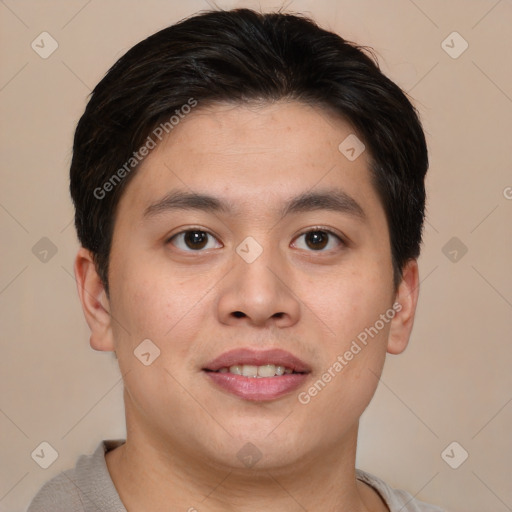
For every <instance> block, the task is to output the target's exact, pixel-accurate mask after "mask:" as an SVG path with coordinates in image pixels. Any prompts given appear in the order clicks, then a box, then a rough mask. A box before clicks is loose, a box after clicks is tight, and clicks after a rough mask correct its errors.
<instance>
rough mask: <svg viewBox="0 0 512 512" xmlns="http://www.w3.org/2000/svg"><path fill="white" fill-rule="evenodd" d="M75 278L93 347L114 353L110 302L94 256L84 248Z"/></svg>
mask: <svg viewBox="0 0 512 512" xmlns="http://www.w3.org/2000/svg"><path fill="white" fill-rule="evenodd" d="M75 278H76V283H77V287H78V295H79V297H80V302H81V303H82V309H83V310H84V315H85V320H86V321H87V324H88V325H89V328H90V329H91V347H92V348H93V349H95V350H106V351H113V350H114V339H113V335H112V326H111V316H110V304H109V300H108V297H107V294H106V292H105V287H104V285H103V282H102V281H101V279H100V276H99V275H98V273H97V271H96V265H95V264H94V260H93V257H92V254H91V252H90V251H88V250H87V249H84V248H83V247H81V248H80V250H79V251H78V253H77V255H76V258H75Z"/></svg>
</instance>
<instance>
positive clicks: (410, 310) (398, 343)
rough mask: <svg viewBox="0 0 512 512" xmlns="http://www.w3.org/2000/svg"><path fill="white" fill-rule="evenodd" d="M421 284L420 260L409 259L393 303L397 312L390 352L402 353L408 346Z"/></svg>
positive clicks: (392, 330)
mask: <svg viewBox="0 0 512 512" xmlns="http://www.w3.org/2000/svg"><path fill="white" fill-rule="evenodd" d="M419 285H420V283H419V272H418V262H417V261H416V260H409V261H408V262H407V263H406V265H405V266H404V269H403V272H402V280H401V281H400V285H399V287H398V291H397V293H396V297H395V303H394V304H393V309H394V310H395V312H396V314H395V316H394V317H393V320H391V327H390V330H389V337H388V349H387V351H388V352H389V353H390V354H400V353H402V352H403V351H404V350H405V349H406V348H407V344H408V343H409V337H410V335H411V331H412V326H413V323H414V314H415V313H416V304H417V303H418V294H419Z"/></svg>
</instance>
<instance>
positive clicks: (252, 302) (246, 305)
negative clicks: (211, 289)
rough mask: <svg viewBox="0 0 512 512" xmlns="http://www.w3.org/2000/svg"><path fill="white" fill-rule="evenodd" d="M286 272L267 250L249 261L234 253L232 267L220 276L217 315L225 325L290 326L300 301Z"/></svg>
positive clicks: (295, 318) (297, 311)
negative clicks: (223, 277) (225, 274)
mask: <svg viewBox="0 0 512 512" xmlns="http://www.w3.org/2000/svg"><path fill="white" fill-rule="evenodd" d="M290 275H291V274H290V272H286V269H285V268H284V264H280V262H279V261H278V259H277V257H271V255H270V254H269V251H263V253H262V254H261V255H260V256H259V257H258V258H257V259H256V260H255V261H253V262H252V263H247V262H245V261H244V260H242V259H241V258H239V256H238V255H237V254H235V255H234V267H233V270H232V271H231V272H229V273H228V275H227V276H226V278H225V279H223V280H222V283H221V286H222V288H221V290H220V294H219V299H218V302H217V308H218V316H219V320H220V322H221V323H223V324H226V325H242V324H248V325H251V326H254V327H271V326H273V327H281V328H284V327H291V326H293V325H295V324H296V323H297V321H298V320H299V317H300V309H301V308H300V305H301V304H300V301H299V300H298V298H297V297H296V296H295V295H294V293H293V290H292V288H293V286H292V285H293V283H292V282H291V278H290Z"/></svg>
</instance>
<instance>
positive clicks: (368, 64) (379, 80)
mask: <svg viewBox="0 0 512 512" xmlns="http://www.w3.org/2000/svg"><path fill="white" fill-rule="evenodd" d="M280 99H290V100H297V101H299V102H304V103H307V104H310V105H313V106H318V107H319V108H325V109H329V110H330V111H334V112H336V113H337V114H339V116H340V117H341V118H343V119H344V120H346V121H348V122H349V123H350V124H351V126H352V127H353V128H354V130H355V132H356V133H357V135H358V137H360V138H361V139H362V141H363V142H364V144H365V146H366V148H367V149H368V150H369V154H370V161H371V169H370V170H371V173H372V179H373V184H374V186H375V189H376V191H377V193H378V195H379V197H380V199H381V201H382V205H383V207H384V210H385V212H386V216H387V221H388V226H389V236H390V244H391V253H392V260H393V268H394V279H395V285H397V284H398V283H399V281H400V278H401V272H402V269H403V267H404V265H405V263H406V262H407V261H408V260H410V259H414V258H417V257H418V256H419V252H420V244H421V237H422V228H423V220H424V208H425V186H424V177H425V173H426V171H427V168H428V155H427V147H426V142H425V136H424V133H423V130H422V127H421V123H420V120H419V118H418V115H417V112H416V110H415V108H414V107H413V105H412V104H411V102H410V101H409V100H408V98H407V97H406V95H405V94H404V93H403V92H402V90H401V89H400V88H399V87H398V86H397V85H396V84H395V83H393V82H392V81H391V80H390V79H389V78H387V77H386V76H385V75H384V74H383V73H382V72H381V71H380V70H379V67H378V64H377V61H376V59H375V58H374V57H373V53H372V52H371V50H369V49H368V48H364V47H361V46H358V45H356V44H354V43H351V42H348V41H346V40H344V39H343V38H342V37H340V36H339V35H337V34H334V33H332V32H329V31H326V30H323V29H321V28H320V27H318V26H317V25H316V24H315V22H314V21H312V20H310V19H308V18H306V17H304V16H301V15H294V14H285V13H281V12H279V13H269V14H261V13H257V12H255V11H252V10H249V9H236V10H231V11H213V12H212V11H209V12H205V13H200V14H198V15H195V16H193V17H190V18H188V19H185V20H183V21H181V22H179V23H176V24H175V25H172V26H170V27H168V28H165V29H164V30H161V31H159V32H157V33H156V34H154V35H152V36H150V37H148V38H147V39H145V40H144V41H142V42H140V43H138V44H137V45H135V46H134V47H133V48H131V49H130V50H129V51H128V52H127V53H126V54H125V55H124V56H122V57H121V58H120V59H119V60H118V61H117V62H116V63H115V64H114V65H113V66H112V68H111V69H110V70H109V71H108V73H107V74H106V75H105V77H104V78H103V79H102V80H101V81H100V82H99V83H98V85H97V86H96V87H95V89H94V91H93V92H92V95H91V98H90V100H89V102H88V104H87V107H86V109H85V112H84V114H83V115H82V117H81V119H80V121H79V123H78V126H77V129H76V132H75V137H74V145H73V159H72V163H71V170H70V180H71V181H70V190H71V196H72V198H73V202H74V205H75V209H76V213H75V226H76V230H77V233H78V238H79V241H80V243H81V244H82V246H83V247H85V248H87V249H89V250H90V251H91V252H92V253H93V256H94V259H95V263H96V268H97V270H98V274H99V276H100V277H101V279H102V281H103V283H104V285H105V287H106V290H107V293H108V263H109V254H110V248H111V243H112V235H113V229H114V223H115V217H116V207H117V204H118V202H119V199H120V197H121V195H122V193H123V190H124V188H125V187H126V186H127V184H128V183H129V181H130V179H131V177H132V176H133V175H134V174H135V171H136V168H137V165H138V163H139V162H138V161H139V157H140V156H141V155H140V154H139V149H140V148H143V147H144V146H145V145H146V146H147V142H148V140H149V139H148V137H149V138H151V134H152V133H154V131H155V129H158V126H160V125H162V123H167V126H168V127H169V125H170V124H172V123H171V121H170V120H171V117H172V116H173V115H174V116H177V115H179V113H180V112H182V109H183V107H184V106H185V105H191V100H193V101H195V102H196V103H198V104H199V105H202V106H206V105H211V104H214V103H216V102H232V103H235V104H236V103H239V104H243V103H246V102H251V101H258V102H261V101H263V102H274V101H277V100H280ZM156 142H158V141H156ZM136 155H137V158H135V156H136ZM127 163H129V165H128V166H127ZM123 168H124V170H125V171H122V169H123Z"/></svg>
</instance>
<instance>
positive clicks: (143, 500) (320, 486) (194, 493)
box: [106, 414, 387, 512]
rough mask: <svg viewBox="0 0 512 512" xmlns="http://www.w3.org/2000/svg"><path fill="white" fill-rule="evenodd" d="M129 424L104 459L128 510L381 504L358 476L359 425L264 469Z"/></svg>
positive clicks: (357, 509)
mask: <svg viewBox="0 0 512 512" xmlns="http://www.w3.org/2000/svg"><path fill="white" fill-rule="evenodd" d="M127 416H128V417H127V420H129V416H130V415H129V414H128V415H127ZM127 425H128V432H127V438H126V443H125V444H124V445H122V446H120V447H119V448H117V449H115V450H113V451H112V452H109V453H108V454H107V456H106V460H107V467H108V469H109V472H110V474H111V477H112V479H113V481H114V484H115V486H116V489H117V490H118V492H119V495H120V497H121V500H122V502H123V503H124V505H125V507H126V508H127V510H129V511H130V512H132V511H133V512H137V511H139V510H140V511H142V510H152V511H155V512H160V511H162V512H163V511H164V510H165V511H166V512H168V511H170V510H173V511H174V510H176V511H188V512H195V511H197V512H218V511H219V512H220V511H223V512H249V511H250V512H255V511H260V510H261V511H263V510H265V511H266V512H272V511H282V510H297V511H302V510H310V511H316V510H325V511H336V512H348V511H350V512H363V511H366V510H372V511H380V510H387V508H386V507H385V506H384V505H383V502H382V501H381V499H380V498H379V497H378V495H377V494H376V493H375V491H373V490H371V489H370V488H369V487H367V486H366V485H365V484H362V483H361V482H358V481H356V477H355V452H356V443H357V425H355V426H354V428H353V429H352V430H351V431H350V432H348V433H347V435H346V439H344V440H343V442H342V443H339V445H338V446H337V447H328V449H325V450H324V451H323V452H321V453H316V454H315V455H314V456H313V455H305V456H304V457H303V458H302V459H301V460H295V461H293V463H288V464H284V465H282V466H279V467H272V468H264V469H257V465H256V466H255V467H252V468H250V469H240V468H235V467H230V466H224V465H222V464H218V463H214V462H212V461H210V460H204V459H201V456H200V454H199V455H198V454H197V453H194V452H193V450H190V451H188V450H187V448H186V447H184V446H183V443H182V442H181V443H180V442H179V441H177V442H174V441H173V440H172V439H169V438H165V439H163V438H159V436H157V435H155V434H154V432H147V431H145V430H144V429H140V428H133V427H132V426H131V425H130V421H127Z"/></svg>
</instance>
